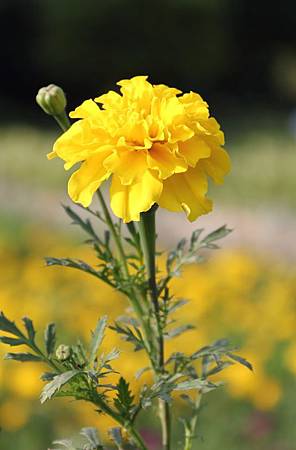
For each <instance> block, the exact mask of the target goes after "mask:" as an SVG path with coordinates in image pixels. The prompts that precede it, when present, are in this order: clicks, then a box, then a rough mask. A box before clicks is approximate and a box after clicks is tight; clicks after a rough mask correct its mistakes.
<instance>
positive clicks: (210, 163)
mask: <svg viewBox="0 0 296 450" xmlns="http://www.w3.org/2000/svg"><path fill="white" fill-rule="evenodd" d="M200 164H201V166H202V167H203V168H204V170H205V172H206V173H207V174H208V175H209V176H210V177H211V178H213V180H214V181H215V183H217V184H222V183H223V181H224V176H225V175H227V174H228V172H230V169H231V161H230V157H229V155H228V153H227V152H226V151H225V150H224V149H223V148H221V147H213V148H212V153H211V157H210V158H207V159H203V160H202V161H200Z"/></svg>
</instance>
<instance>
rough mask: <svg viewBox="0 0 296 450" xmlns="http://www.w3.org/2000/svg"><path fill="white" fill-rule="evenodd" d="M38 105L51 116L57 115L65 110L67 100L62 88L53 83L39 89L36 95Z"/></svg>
mask: <svg viewBox="0 0 296 450" xmlns="http://www.w3.org/2000/svg"><path fill="white" fill-rule="evenodd" d="M36 101H37V103H38V105H39V106H40V107H41V108H42V109H43V111H45V112H46V114H49V115H51V116H59V115H60V114H62V113H63V112H64V111H65V108H66V105H67V100H66V96H65V93H64V91H63V89H62V88H60V87H59V86H56V85H55V84H50V85H49V86H46V87H43V88H41V89H39V91H38V94H37V95H36Z"/></svg>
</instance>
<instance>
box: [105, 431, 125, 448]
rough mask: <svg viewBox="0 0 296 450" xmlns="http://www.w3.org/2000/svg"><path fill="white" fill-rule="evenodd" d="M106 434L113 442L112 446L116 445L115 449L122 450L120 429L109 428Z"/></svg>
mask: <svg viewBox="0 0 296 450" xmlns="http://www.w3.org/2000/svg"><path fill="white" fill-rule="evenodd" d="M108 434H109V436H110V438H111V439H112V441H113V442H114V444H115V445H116V447H117V448H118V449H119V450H122V449H123V439H122V434H121V428H119V427H114V428H109V430H108Z"/></svg>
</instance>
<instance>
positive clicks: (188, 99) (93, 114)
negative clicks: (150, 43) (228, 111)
mask: <svg viewBox="0 0 296 450" xmlns="http://www.w3.org/2000/svg"><path fill="white" fill-rule="evenodd" d="M118 85H119V86H120V92H121V94H119V93H117V92H114V91H109V92H108V93H107V94H105V95H102V96H100V97H98V98H96V99H95V101H93V100H86V101H84V102H83V103H82V105H80V106H79V107H78V108H76V109H75V111H73V112H71V113H70V117H72V118H75V119H80V120H78V121H77V122H75V123H74V124H73V125H72V126H71V127H70V129H69V130H68V131H66V132H65V133H64V134H63V135H62V136H61V137H60V138H59V139H57V141H56V142H55V145H54V148H53V151H52V152H51V153H50V154H49V155H48V156H49V158H52V157H55V156H59V157H60V158H62V159H63V160H64V161H65V169H69V168H71V167H72V166H73V165H74V164H76V163H78V162H82V164H81V165H80V167H79V169H78V170H76V172H74V173H73V175H72V176H71V177H70V180H69V185H68V192H69V195H70V197H71V198H72V200H73V201H74V202H77V203H81V204H82V205H83V206H85V207H87V206H89V205H90V203H91V201H92V197H93V195H94V193H95V192H96V190H97V189H98V188H99V186H100V185H101V183H102V182H103V181H104V180H107V179H108V178H109V177H112V181H111V189H110V197H111V208H112V210H113V212H114V214H115V215H116V216H118V217H120V218H122V219H123V221H124V222H130V221H131V220H135V221H138V220H139V218H140V213H141V212H143V211H147V210H149V209H150V208H151V206H152V205H153V204H154V203H157V204H159V205H160V206H161V207H163V208H166V209H168V210H170V211H182V210H183V211H185V213H186V214H187V216H188V219H189V220H190V221H193V220H195V219H196V218H197V217H198V216H200V215H202V214H206V213H208V212H209V211H211V209H212V202H211V201H210V200H209V199H208V198H206V193H207V187H208V186H207V176H208V175H209V176H210V177H212V178H213V180H214V181H215V182H216V183H222V182H223V176H224V175H225V174H226V173H227V172H228V171H229V168H230V161H229V157H228V154H227V153H226V151H225V150H223V148H222V145H223V144H224V135H223V132H222V131H221V130H220V127H219V125H218V123H217V121H216V120H215V119H214V118H213V117H209V111H208V105H207V103H205V102H204V101H203V100H202V98H201V97H200V96H199V95H198V94H195V93H194V92H190V93H189V94H184V95H180V94H181V91H179V90H178V89H174V88H169V87H167V86H165V85H163V84H159V85H152V84H150V83H149V82H148V81H147V77H146V76H137V77H134V78H131V79H130V80H122V81H120V82H119V83H118ZM98 103H99V104H101V105H102V106H101V107H99V106H98Z"/></svg>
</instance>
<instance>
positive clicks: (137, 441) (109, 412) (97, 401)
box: [91, 395, 148, 450]
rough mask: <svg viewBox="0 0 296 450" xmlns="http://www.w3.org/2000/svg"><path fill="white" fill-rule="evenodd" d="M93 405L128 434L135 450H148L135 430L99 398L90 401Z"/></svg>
mask: <svg viewBox="0 0 296 450" xmlns="http://www.w3.org/2000/svg"><path fill="white" fill-rule="evenodd" d="M91 402H92V403H94V404H95V405H97V406H99V408H100V409H101V410H102V411H103V412H104V413H105V414H107V415H108V416H110V417H112V418H113V419H114V420H115V421H116V422H117V423H119V425H121V426H122V427H123V428H125V429H126V430H127V431H128V433H129V434H130V436H131V438H132V440H133V441H134V443H135V444H136V445H137V449H139V450H148V449H147V447H146V445H145V444H144V442H143V439H142V438H141V436H140V434H139V433H138V432H137V430H136V429H135V428H134V426H133V425H132V424H131V423H129V422H126V421H125V419H124V418H123V417H122V416H121V415H120V414H117V413H116V412H115V411H114V410H113V409H112V408H111V407H110V406H109V405H107V404H106V403H105V402H104V401H103V400H102V399H101V398H100V397H99V396H97V395H96V398H95V399H94V400H92V401H91Z"/></svg>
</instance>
